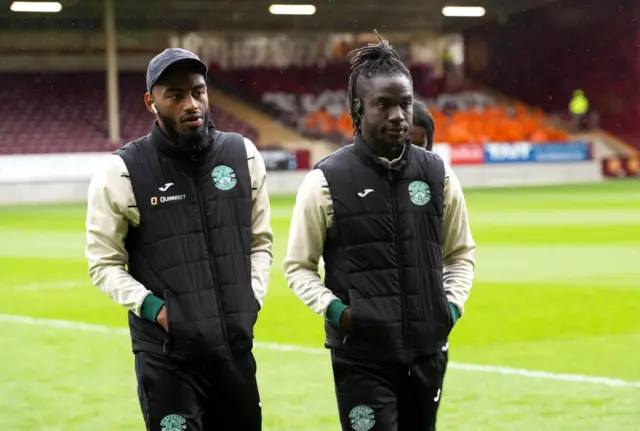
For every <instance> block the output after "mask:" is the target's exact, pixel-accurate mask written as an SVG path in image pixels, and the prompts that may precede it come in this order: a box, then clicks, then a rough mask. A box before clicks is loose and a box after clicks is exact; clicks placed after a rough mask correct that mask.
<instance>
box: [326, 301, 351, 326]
mask: <svg viewBox="0 0 640 431" xmlns="http://www.w3.org/2000/svg"><path fill="white" fill-rule="evenodd" d="M347 308H349V307H348V306H346V305H344V304H343V303H342V301H340V300H339V299H336V300H334V301H333V302H332V303H331V304H329V306H328V307H327V315H326V316H327V320H328V321H329V322H331V323H334V324H336V325H340V318H341V317H342V313H344V310H346V309H347Z"/></svg>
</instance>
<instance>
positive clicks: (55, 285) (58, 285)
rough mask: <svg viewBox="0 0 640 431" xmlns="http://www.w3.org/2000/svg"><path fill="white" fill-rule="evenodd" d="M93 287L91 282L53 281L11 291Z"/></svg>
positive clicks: (14, 287)
mask: <svg viewBox="0 0 640 431" xmlns="http://www.w3.org/2000/svg"><path fill="white" fill-rule="evenodd" d="M89 285H91V281H90V280H86V281H80V280H77V281H52V282H44V283H30V284H19V285H15V286H9V290H11V291H17V292H29V291H37V290H55V289H74V288H76V287H87V286H89Z"/></svg>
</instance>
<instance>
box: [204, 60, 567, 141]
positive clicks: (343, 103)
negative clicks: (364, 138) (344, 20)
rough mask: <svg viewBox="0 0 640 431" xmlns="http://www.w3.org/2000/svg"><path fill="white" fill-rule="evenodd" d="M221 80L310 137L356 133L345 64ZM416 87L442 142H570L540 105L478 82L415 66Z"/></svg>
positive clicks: (257, 71)
mask: <svg viewBox="0 0 640 431" xmlns="http://www.w3.org/2000/svg"><path fill="white" fill-rule="evenodd" d="M215 73H216V79H217V80H219V81H220V82H224V83H225V85H230V86H233V87H235V88H243V89H244V96H245V98H246V99H247V100H248V101H251V102H254V103H255V102H259V103H262V104H263V105H264V106H265V108H266V109H267V110H268V111H269V112H270V113H271V114H272V115H273V116H274V117H276V118H278V119H279V120H280V121H282V122H283V123H285V124H287V125H290V126H291V127H293V128H295V129H296V130H299V131H300V133H302V134H304V135H305V136H309V137H313V138H324V139H330V140H333V141H334V142H338V143H346V142H349V141H350V140H351V137H352V133H353V130H352V125H351V118H350V116H349V113H348V100H347V94H346V91H345V83H346V82H347V79H348V67H347V66H346V65H345V64H344V63H338V64H330V65H328V66H326V67H304V68H302V67H299V68H289V69H285V70H283V69H275V68H245V69H231V70H225V71H217V72H215ZM411 73H412V76H413V79H414V88H415V89H416V91H417V92H418V94H419V95H420V98H422V99H425V100H424V101H425V102H426V103H427V105H428V106H429V109H430V110H431V112H432V114H433V115H434V119H435V121H436V141H439V142H447V143H449V144H454V145H455V144H463V143H482V142H517V141H531V142H550V141H556V142H558V141H567V140H568V139H569V135H568V134H567V133H566V132H565V131H563V130H562V129H560V128H558V127H557V126H556V125H554V123H553V122H552V120H551V119H550V118H549V117H548V116H547V115H545V113H544V112H543V111H541V110H540V109H530V108H528V107H526V106H524V105H522V104H518V103H516V104H513V105H510V106H505V105H504V104H502V103H500V102H498V101H497V100H496V99H494V98H493V97H490V96H487V95H486V94H483V93H481V92H479V91H476V90H474V88H473V87H472V86H463V87H458V88H455V87H451V86H449V85H447V82H446V79H445V78H433V77H431V76H430V70H429V68H428V67H427V66H414V67H412V68H411Z"/></svg>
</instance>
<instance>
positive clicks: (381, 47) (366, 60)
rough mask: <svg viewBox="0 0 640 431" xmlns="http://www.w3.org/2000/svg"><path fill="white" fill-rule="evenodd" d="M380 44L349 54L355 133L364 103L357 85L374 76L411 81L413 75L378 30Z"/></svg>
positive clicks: (350, 104) (352, 119)
mask: <svg viewBox="0 0 640 431" xmlns="http://www.w3.org/2000/svg"><path fill="white" fill-rule="evenodd" d="M374 33H375V34H376V36H377V37H378V40H379V42H378V43H375V44H373V43H370V44H367V46H363V47H362V48H358V49H354V50H353V51H351V52H350V53H349V57H351V74H350V75H349V111H350V113H351V121H352V123H353V128H354V129H355V132H356V133H357V132H359V131H360V114H361V110H362V101H361V100H360V98H359V97H358V96H356V85H357V84H358V81H359V80H360V79H361V78H371V77H373V76H390V75H396V74H402V75H405V76H406V77H407V78H409V80H411V73H410V72H409V69H407V66H405V65H404V63H403V62H402V60H400V57H399V56H398V53H397V52H396V51H395V50H394V49H393V47H392V46H391V45H389V42H388V41H386V40H384V39H383V38H382V36H380V34H379V33H378V31H377V30H374Z"/></svg>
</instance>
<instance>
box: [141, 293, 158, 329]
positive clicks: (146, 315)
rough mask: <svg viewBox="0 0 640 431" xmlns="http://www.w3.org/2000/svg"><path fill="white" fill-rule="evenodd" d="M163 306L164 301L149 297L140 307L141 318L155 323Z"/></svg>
mask: <svg viewBox="0 0 640 431" xmlns="http://www.w3.org/2000/svg"><path fill="white" fill-rule="evenodd" d="M163 306H164V301H163V300H162V299H160V298H158V297H157V296H155V295H147V297H146V298H144V301H142V306H141V307H140V317H142V318H143V319H147V320H148V321H150V322H153V323H155V322H156V317H157V316H158V313H159V312H160V309H161V308H162V307H163Z"/></svg>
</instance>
